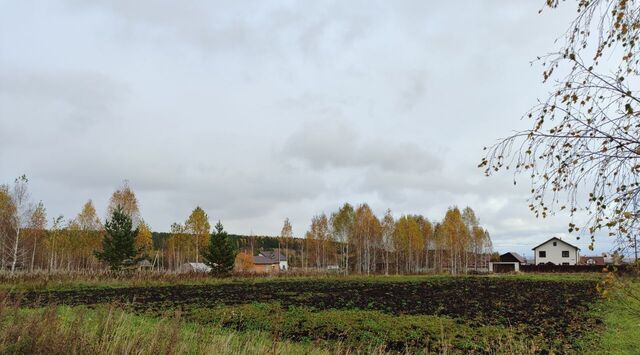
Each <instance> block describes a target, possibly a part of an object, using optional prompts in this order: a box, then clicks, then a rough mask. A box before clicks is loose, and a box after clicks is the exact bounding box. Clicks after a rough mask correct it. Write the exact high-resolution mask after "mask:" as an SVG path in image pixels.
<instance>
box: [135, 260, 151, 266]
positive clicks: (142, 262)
mask: <svg viewBox="0 0 640 355" xmlns="http://www.w3.org/2000/svg"><path fill="white" fill-rule="evenodd" d="M138 266H142V267H153V264H151V263H150V262H149V260H147V259H144V260H140V261H138Z"/></svg>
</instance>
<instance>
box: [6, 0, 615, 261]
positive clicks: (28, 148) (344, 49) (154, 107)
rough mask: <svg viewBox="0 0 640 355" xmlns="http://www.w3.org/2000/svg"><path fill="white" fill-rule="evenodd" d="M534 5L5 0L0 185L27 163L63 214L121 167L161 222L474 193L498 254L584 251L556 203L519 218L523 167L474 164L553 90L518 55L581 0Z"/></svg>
mask: <svg viewBox="0 0 640 355" xmlns="http://www.w3.org/2000/svg"><path fill="white" fill-rule="evenodd" d="M543 3H544V1H531V0H522V1H513V0H508V1H507V0H504V1H461V2H451V1H438V2H435V1H385V2H376V1H370V0H366V1H304V2H303V1H300V2H293V1H254V2H244V1H220V2H213V1H140V0H137V1H130V0H118V1H115V0H114V1H97V0H96V1H82V0H75V1H74V0H67V1H64V0H58V1H30V0H21V1H9V0H7V1H4V0H0V8H1V9H2V10H1V11H0V182H2V183H10V182H12V181H13V179H14V178H15V177H16V176H18V175H21V174H27V175H28V177H29V178H30V188H31V192H32V197H33V199H34V201H38V200H42V201H43V202H44V204H45V206H46V207H47V211H48V213H49V216H50V217H53V216H57V215H60V214H62V215H64V216H65V217H67V218H72V217H74V216H75V215H76V214H77V213H78V212H79V210H80V208H81V206H82V205H83V203H84V202H85V201H86V200H87V199H93V201H94V203H95V204H96V207H97V209H98V212H99V213H100V215H101V216H102V217H105V213H106V212H105V210H106V205H107V202H108V198H109V196H110V194H111V193H112V192H113V190H114V189H116V188H117V187H118V186H119V185H121V184H122V181H123V180H125V179H127V180H129V182H130V185H131V186H132V187H133V189H134V190H135V192H136V194H137V196H138V199H139V201H140V205H141V212H142V215H143V217H144V219H145V220H146V221H148V222H149V224H150V225H151V227H152V228H153V229H154V230H158V231H168V230H169V226H170V225H171V223H173V222H180V221H184V220H185V219H186V217H187V216H188V215H189V213H190V211H191V210H192V209H193V208H194V207H195V206H197V205H200V206H202V207H203V208H204V209H205V210H206V211H207V212H208V214H209V216H210V218H211V219H212V220H218V219H221V220H222V221H223V223H224V225H225V227H226V229H228V230H229V231H230V232H232V233H239V234H249V233H250V232H253V233H254V234H260V235H276V234H278V233H279V231H280V228H281V226H282V221H283V220H284V218H285V217H289V218H290V219H291V221H292V223H293V229H294V234H296V235H303V234H304V232H305V231H306V229H307V227H308V225H309V223H310V219H311V217H312V215H314V214H316V213H320V212H326V213H330V212H332V211H334V210H336V209H337V208H338V207H339V205H341V204H342V203H344V202H350V203H352V204H359V203H362V202H367V203H369V204H370V206H371V207H372V208H373V209H374V212H376V213H377V214H379V215H382V214H383V213H384V211H385V210H386V209H387V208H391V210H392V211H393V213H394V215H395V216H400V215H402V214H407V213H412V214H413V213H417V214H423V215H425V216H427V217H428V218H430V219H432V220H440V219H441V218H442V217H443V216H444V213H445V211H446V209H447V207H448V206H452V205H457V206H460V207H464V206H467V205H469V206H471V207H472V208H473V209H474V210H475V211H476V213H477V214H478V216H479V217H480V220H481V222H482V224H483V225H484V226H485V227H486V228H488V230H489V231H490V233H491V235H492V238H493V241H494V246H495V247H496V249H497V250H498V251H501V252H502V251H509V250H514V251H519V252H521V253H525V254H526V255H529V256H530V255H531V248H532V247H533V246H535V245H536V244H538V243H540V242H542V241H544V240H545V239H546V238H549V237H551V236H563V237H564V239H565V240H568V241H571V242H574V243H576V244H577V245H578V246H580V247H582V248H583V253H587V254H588V253H589V252H588V251H586V242H583V241H576V240H575V237H574V236H570V235H567V234H566V233H565V232H566V225H567V222H568V220H567V217H566V216H564V215H562V216H557V217H555V218H551V219H549V220H536V219H535V218H534V217H533V216H532V215H531V213H530V212H529V210H528V208H527V205H528V202H527V197H528V194H527V190H528V189H529V188H528V187H527V184H528V181H527V180H526V179H525V178H520V179H519V180H518V182H519V184H518V185H517V186H514V185H513V177H512V176H510V175H509V174H501V175H498V176H495V177H491V178H486V177H484V176H483V173H482V170H480V169H478V168H477V167H476V166H477V164H478V163H479V161H480V158H481V157H482V154H483V152H482V147H483V146H485V145H489V144H491V143H493V142H495V141H496V139H498V138H499V137H503V136H505V135H508V134H509V133H510V132H511V131H513V130H516V129H522V128H526V127H527V126H529V122H526V121H522V120H520V117H521V115H522V114H523V113H524V112H525V111H526V110H527V109H528V108H529V107H530V106H532V105H533V104H534V103H535V102H536V99H537V98H539V97H543V96H544V94H545V93H546V92H547V91H548V90H549V88H548V87H545V86H544V85H543V84H542V83H541V72H540V68H539V67H537V66H533V67H532V66H531V65H530V61H531V60H533V59H535V57H536V55H540V54H544V53H546V52H548V51H550V50H552V49H553V48H554V39H555V38H557V37H558V36H559V35H560V34H561V33H562V32H563V31H564V30H565V29H566V27H567V25H568V21H569V20H570V19H571V16H573V15H574V14H575V5H574V4H572V3H569V4H563V5H562V6H561V8H560V9H558V10H555V11H547V10H545V11H544V12H543V13H542V14H538V10H539V9H540V8H541V7H542V5H543ZM609 248H610V243H608V242H607V241H606V238H603V239H601V240H600V241H599V243H598V244H597V245H596V251H597V252H601V251H608V250H609Z"/></svg>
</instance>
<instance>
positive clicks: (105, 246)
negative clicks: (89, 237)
mask: <svg viewBox="0 0 640 355" xmlns="http://www.w3.org/2000/svg"><path fill="white" fill-rule="evenodd" d="M104 229H105V231H106V234H105V236H104V238H103V239H102V251H101V252H96V253H95V255H96V257H97V258H98V259H99V260H101V261H103V262H106V263H107V264H109V266H110V267H111V270H119V269H120V268H121V267H122V265H123V264H124V262H125V261H126V260H132V259H133V258H134V257H135V256H136V253H137V251H136V247H135V240H136V235H137V234H138V230H137V229H135V230H134V229H133V222H132V221H131V217H129V215H127V214H126V213H125V211H124V210H123V209H122V207H121V206H119V205H118V207H117V208H115V209H114V210H113V212H112V213H111V219H110V220H107V221H106V222H105V224H104Z"/></svg>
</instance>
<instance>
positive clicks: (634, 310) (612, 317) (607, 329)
mask: <svg viewBox="0 0 640 355" xmlns="http://www.w3.org/2000/svg"><path fill="white" fill-rule="evenodd" d="M616 287H617V289H613V290H611V291H612V294H611V295H610V297H609V298H608V299H606V300H603V301H602V302H600V303H598V305H597V306H596V307H595V308H594V309H593V310H592V312H594V313H595V314H597V315H598V316H600V317H601V318H602V320H603V323H604V330H603V331H602V332H594V333H592V334H589V335H588V336H587V337H585V339H583V341H582V343H581V347H582V348H583V349H584V352H585V353H589V354H616V355H617V354H629V355H631V354H638V353H640V299H639V298H638V297H640V280H639V279H628V280H624V282H622V283H621V284H619V285H617V286H616Z"/></svg>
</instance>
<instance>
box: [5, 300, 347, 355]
mask: <svg viewBox="0 0 640 355" xmlns="http://www.w3.org/2000/svg"><path fill="white" fill-rule="evenodd" d="M331 352H344V351H342V349H341V348H340V346H339V345H336V346H335V347H334V348H333V349H331V350H328V349H318V348H316V347H313V346H311V344H303V343H293V342H289V341H278V340H274V339H273V338H272V337H271V336H270V335H268V334H265V333H262V332H232V331H225V330H223V329H220V328H215V327H203V326H202V325H197V324H194V323H189V322H184V321H182V320H180V319H179V318H178V319H176V318H175V317H171V318H151V317H144V316H139V315H133V314H128V313H126V312H124V311H122V310H118V309H115V308H112V307H111V308H109V307H101V308H97V309H88V308H85V307H73V308H70V307H57V308H45V309H29V310H27V309H19V308H12V307H4V308H3V309H2V310H0V353H2V354H45V353H46V354H130V353H135V354H160V353H163V354H265V353H271V354H328V353H331Z"/></svg>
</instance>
